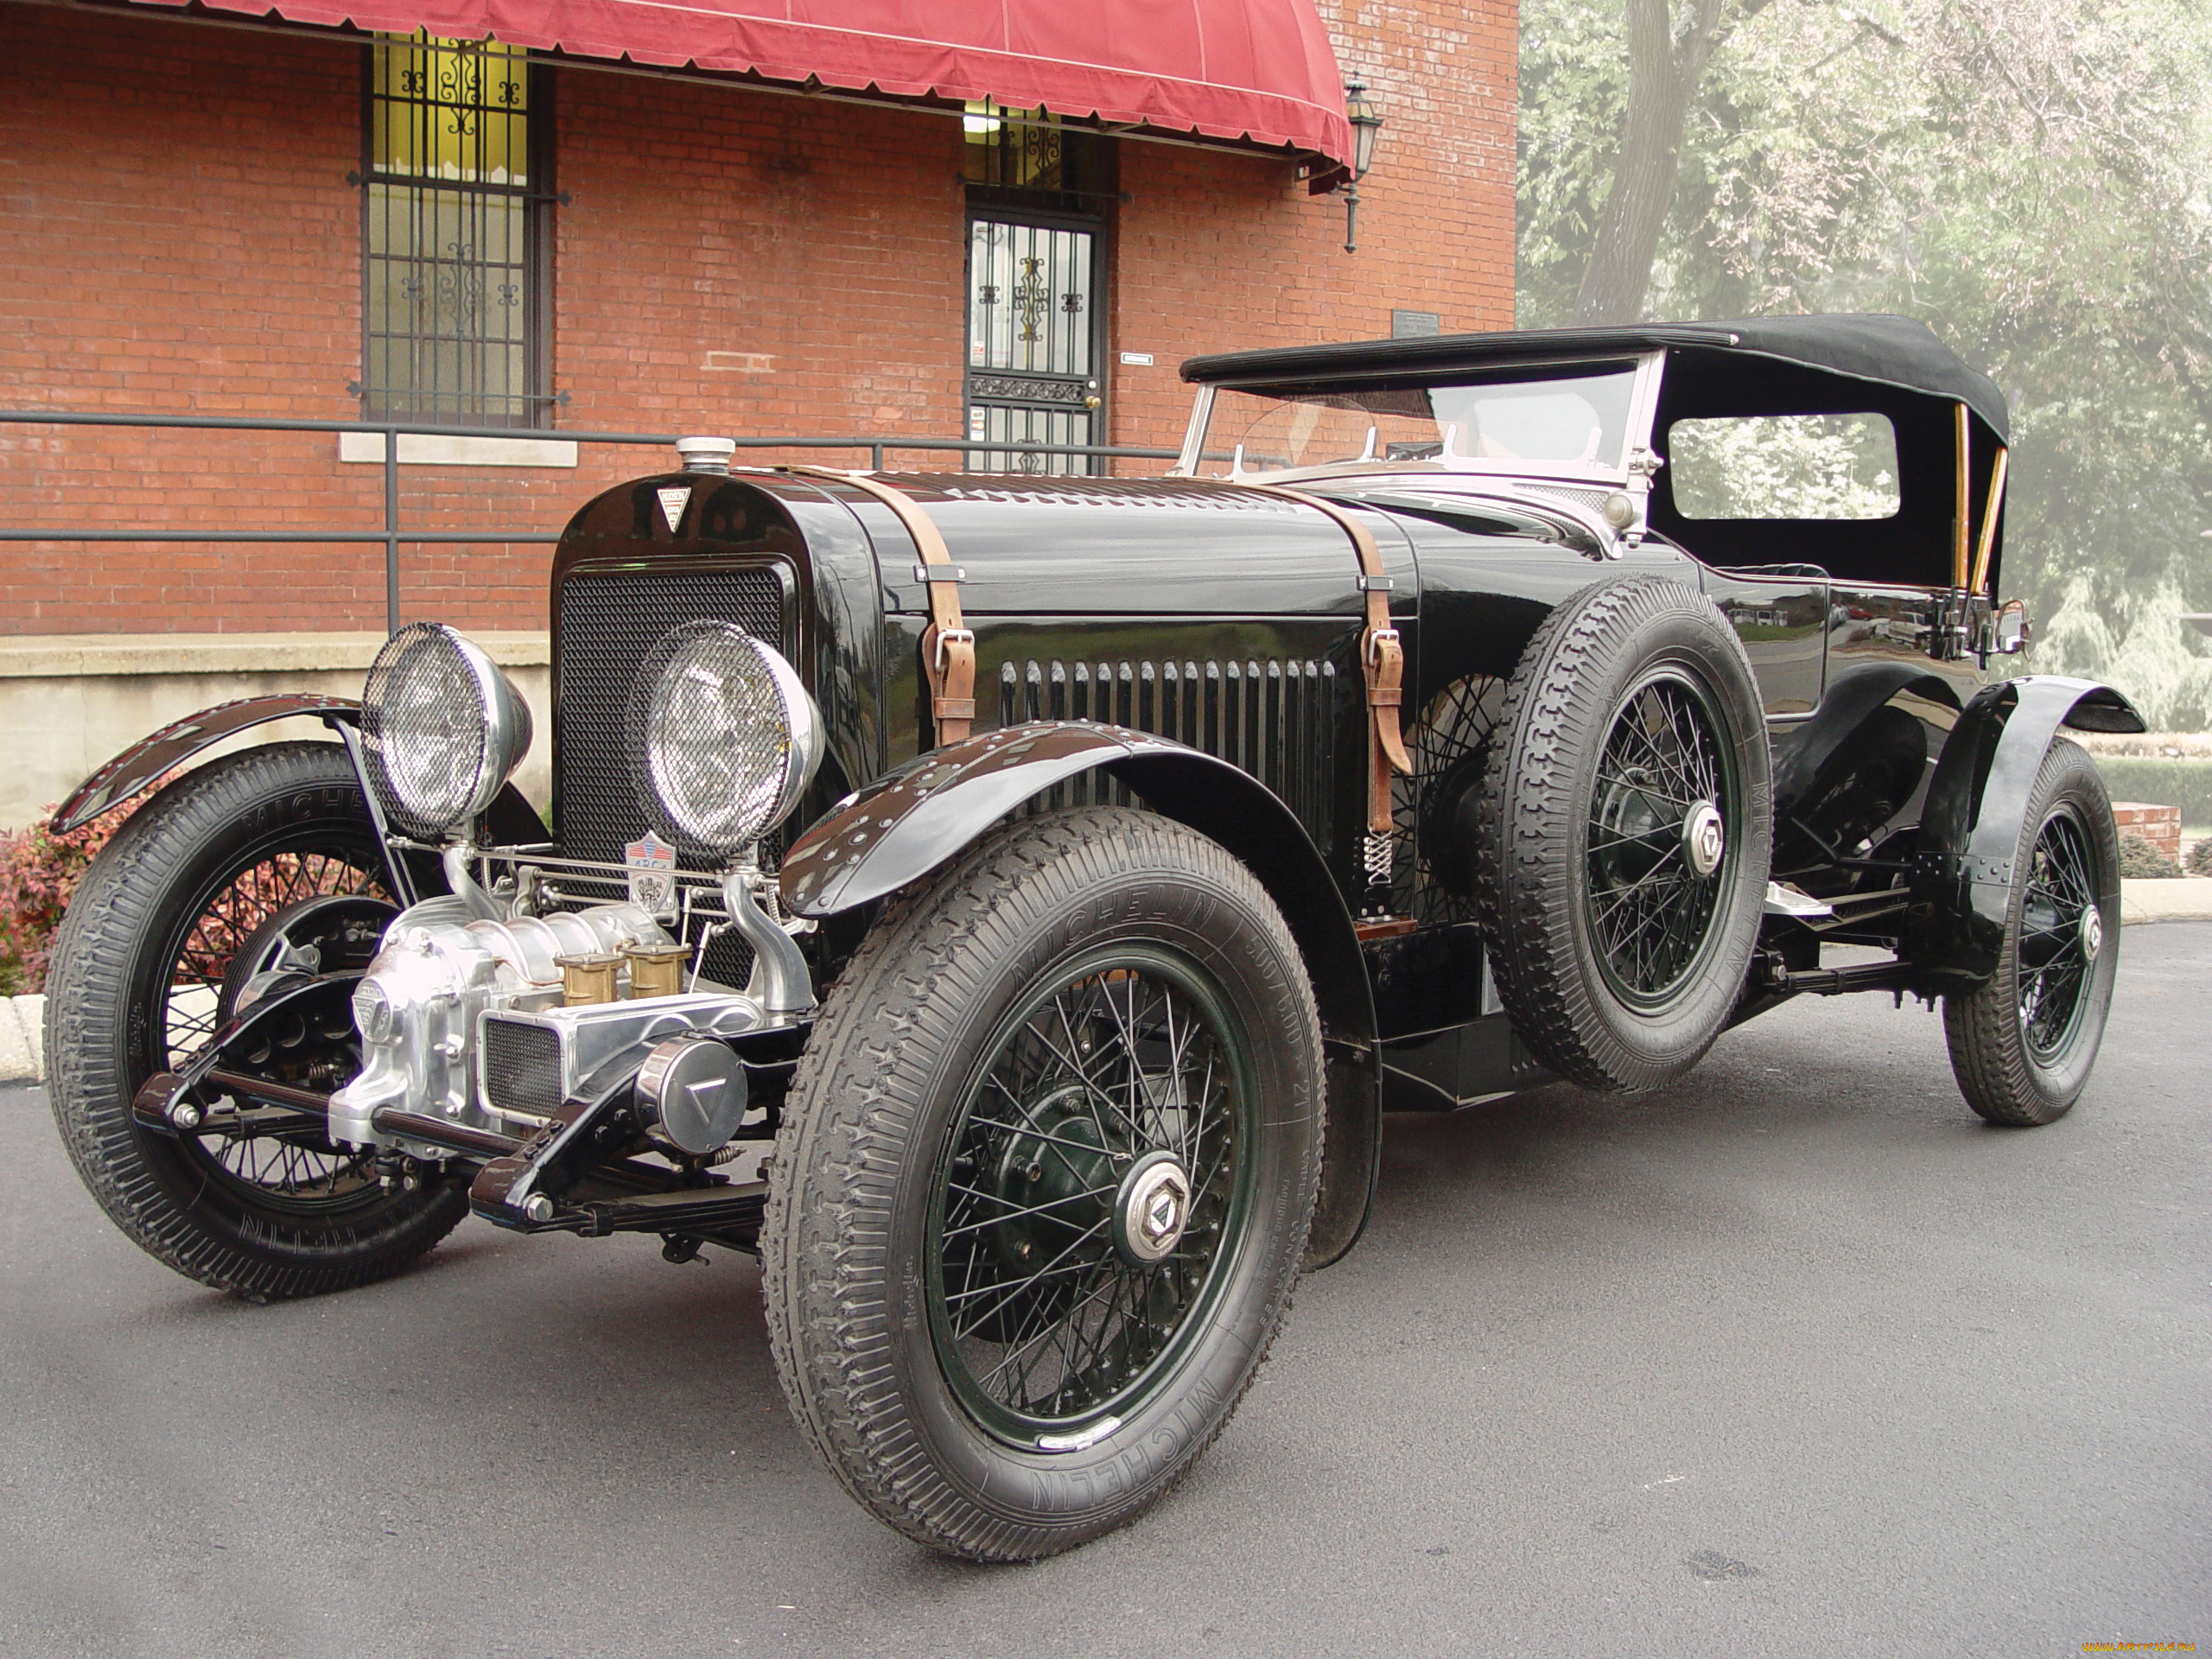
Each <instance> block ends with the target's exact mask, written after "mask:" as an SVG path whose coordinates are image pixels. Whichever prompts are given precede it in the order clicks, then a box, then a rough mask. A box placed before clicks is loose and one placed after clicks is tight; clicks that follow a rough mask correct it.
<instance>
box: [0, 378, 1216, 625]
mask: <svg viewBox="0 0 2212 1659" xmlns="http://www.w3.org/2000/svg"><path fill="white" fill-rule="evenodd" d="M0 425H13V426H112V427H152V428H156V429H164V430H172V431H181V432H194V431H229V432H361V433H378V434H381V435H383V438H384V461H383V468H384V528H383V529H381V530H179V529H175V528H172V527H170V526H168V525H163V524H139V525H132V526H130V527H128V528H124V529H113V530H107V529H103V530H86V529H83V528H71V527H68V526H62V527H60V528H38V529H21V528H16V527H14V526H9V525H0V542H85V543H93V542H143V543H207V542H213V543H223V542H237V543H265V542H281V543H333V542H336V543H360V544H364V545H378V544H380V545H382V547H383V548H384V581H385V628H386V630H387V631H388V632H395V633H396V632H398V629H399V550H400V548H401V546H402V545H407V546H416V547H419V546H427V545H430V544H434V543H474V542H502V543H553V542H557V541H559V540H560V539H561V538H560V537H559V535H558V534H556V533H551V532H548V531H514V532H508V531H481V530H474V531H459V530H447V531H436V530H418V531H406V530H404V529H403V528H402V527H401V524H400V522H399V468H400V465H401V462H400V459H399V440H400V439H401V438H403V437H431V438H510V439H520V440H524V441H525V442H529V441H540V442H555V443H575V444H633V445H644V446H653V445H659V446H662V447H666V446H669V445H671V444H673V443H674V442H676V440H677V436H678V434H675V433H660V432H567V431H560V430H556V429H546V428H539V427H513V426H426V425H423V424H420V423H415V422H409V421H288V420H272V419H255V418H252V417H250V416H231V415H135V414H95V413H91V412H88V411H85V412H80V411H78V410H37V409H6V410H0ZM734 442H735V443H736V445H737V447H738V448H740V449H762V450H766V449H802V450H823V449H828V450H835V451H860V450H866V451H867V452H868V464H869V466H870V467H872V468H873V469H874V471H876V472H881V471H882V470H883V459H884V456H885V455H886V454H895V453H906V452H911V453H917V454H959V455H960V456H962V458H963V459H962V463H961V464H962V465H963V467H965V466H967V465H969V459H968V458H969V457H971V456H974V455H976V454H1021V455H1036V456H1039V457H1040V458H1041V457H1044V456H1062V455H1065V456H1084V457H1093V456H1096V457H1104V458H1108V459H1114V458H1121V459H1126V460H1131V461H1173V460H1174V459H1175V458H1176V457H1177V456H1178V455H1179V454H1180V453H1181V452H1180V451H1179V450H1176V449H1156V448H1144V447H1141V446H1136V445H1130V444H1075V443H1058V444H1053V443H1031V442H1024V441H1020V440H1013V441H1009V440H1004V439H1001V440H996V441H994V442H988V443H984V442H977V441H976V439H973V438H910V437H890V438H885V437H868V436H846V437H822V438H817V437H765V438H764V437H747V438H737V439H734ZM65 464H66V463H65ZM407 464H409V465H410V466H412V465H436V464H439V463H435V462H428V463H417V462H409V463H407ZM472 464H474V463H472ZM491 464H493V465H495V466H496V465H497V464H498V463H497V462H493V463H491Z"/></svg>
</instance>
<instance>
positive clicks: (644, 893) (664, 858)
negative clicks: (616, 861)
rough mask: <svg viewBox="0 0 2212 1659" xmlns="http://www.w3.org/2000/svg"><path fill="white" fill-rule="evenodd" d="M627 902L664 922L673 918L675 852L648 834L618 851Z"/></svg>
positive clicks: (660, 840) (674, 911)
mask: <svg viewBox="0 0 2212 1659" xmlns="http://www.w3.org/2000/svg"><path fill="white" fill-rule="evenodd" d="M622 861H623V862H624V863H625V864H627V865H628V866H629V867H630V902H631V903H632V904H633V905H635V906H638V908H639V909H640V910H645V911H650V912H652V914H654V915H655V916H657V917H659V918H662V919H663V920H666V919H667V918H670V917H672V916H674V915H675V914H676V849H675V848H673V847H671V846H670V845H669V844H668V843H667V842H664V841H663V840H662V839H661V838H660V837H659V836H657V835H655V834H653V832H652V830H650V829H648V830H646V831H645V834H644V835H642V836H639V837H638V839H637V840H635V841H633V842H631V843H630V844H629V845H628V846H627V847H625V848H624V849H622Z"/></svg>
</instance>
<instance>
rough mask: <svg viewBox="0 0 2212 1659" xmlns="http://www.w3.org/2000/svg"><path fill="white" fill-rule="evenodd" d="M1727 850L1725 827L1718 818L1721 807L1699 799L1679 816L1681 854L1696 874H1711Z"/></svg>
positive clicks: (1718, 865)
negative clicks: (1687, 814) (1684, 814)
mask: <svg viewBox="0 0 2212 1659" xmlns="http://www.w3.org/2000/svg"><path fill="white" fill-rule="evenodd" d="M1727 850H1728V831H1727V829H1726V827H1724V826H1723V824H1722V823H1721V822H1720V809H1719V807H1717V806H1715V805H1714V804H1713V803H1712V802H1711V801H1700V802H1699V803H1698V804H1696V805H1695V806H1694V807H1692V808H1691V809H1690V810H1689V816H1688V817H1686V818H1684V819H1683V820H1682V856H1683V858H1684V859H1685V860H1686V861H1688V864H1689V867H1690V868H1691V869H1692V870H1694V872H1696V873H1697V874H1699V875H1711V874H1713V871H1715V870H1717V869H1719V868H1720V860H1721V856H1722V855H1724V854H1725V853H1726V852H1727Z"/></svg>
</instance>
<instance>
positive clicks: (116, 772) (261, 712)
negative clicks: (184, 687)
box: [51, 692, 361, 836]
mask: <svg viewBox="0 0 2212 1659" xmlns="http://www.w3.org/2000/svg"><path fill="white" fill-rule="evenodd" d="M360 713H361V700H360V699H359V697H331V696H317V695H315V694H314V693H309V692H283V693H279V694H278V695H277V696H266V697H240V698H238V699H237V700H236V701H235V702H219V703H217V704H216V705H215V706H214V707H213V708H212V709H201V710H200V712H199V713H198V714H196V715H186V716H185V717H184V718H183V719H182V720H180V721H175V722H174V723H173V724H171V725H168V726H164V727H162V729H161V730H159V731H158V732H152V733H149V734H147V735H146V736H144V737H142V738H140V739H139V740H138V741H137V742H136V743H133V744H132V745H131V746H130V747H129V748H127V749H125V750H124V752H123V753H121V754H118V755H117V756H116V757H115V759H114V760H111V761H109V762H108V763H107V764H106V765H105V766H102V767H101V768H100V769H99V771H98V772H94V773H93V774H92V776H91V777H89V778H87V779H85V781H84V782H83V783H81V784H79V785H77V787H76V790H75V791H74V792H73V793H72V794H71V795H70V797H69V798H68V799H67V800H66V801H64V802H62V803H61V804H60V806H59V807H58V808H56V809H55V810H54V822H53V824H52V826H51V827H52V829H53V831H54V834H55V835H57V836H66V835H67V834H68V833H69V832H70V831H71V830H72V829H76V828H77V827H78V826H79V825H80V824H86V823H91V822H92V820H93V819H94V818H97V817H99V816H100V814H101V813H103V812H111V811H113V810H115V809H116V808H117V807H118V806H120V805H122V804H124V802H125V801H127V800H129V799H130V798H132V797H133V796H136V795H143V794H144V793H145V792H146V791H148V790H149V789H150V788H152V787H153V786H154V785H155V784H156V783H157V782H158V781H159V780H160V779H162V778H163V777H165V776H167V775H168V773H169V772H174V771H175V770H176V768H177V767H179V766H182V765H183V764H184V763H185V762H186V761H188V760H191V759H192V757H193V756H194V755H195V754H197V753H200V751H201V750H202V749H206V748H212V747H213V746H214V745H216V744H218V743H220V742H221V741H223V740H224V739H225V738H226V737H236V736H237V735H238V734H239V733H240V732H243V731H245V730H247V729H248V728H251V727H255V726H264V725H266V724H268V722H269V721H272V720H289V719H291V718H293V717H294V716H295V715H317V716H320V717H321V720H322V722H323V724H324V725H326V726H329V725H334V724H335V722H337V721H340V720H347V721H357V720H359V718H360Z"/></svg>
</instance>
